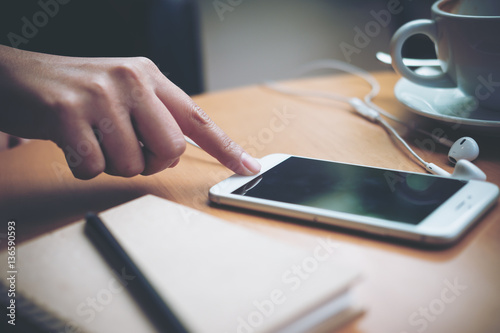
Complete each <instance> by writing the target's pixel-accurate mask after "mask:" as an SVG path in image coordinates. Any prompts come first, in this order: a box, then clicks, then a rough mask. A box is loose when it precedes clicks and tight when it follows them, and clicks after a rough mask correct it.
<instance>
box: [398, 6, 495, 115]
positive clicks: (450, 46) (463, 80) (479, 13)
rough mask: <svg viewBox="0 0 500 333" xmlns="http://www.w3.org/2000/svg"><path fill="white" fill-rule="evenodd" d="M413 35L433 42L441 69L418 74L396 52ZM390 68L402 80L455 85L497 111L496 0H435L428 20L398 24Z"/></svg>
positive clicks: (422, 83) (434, 84)
mask: <svg viewBox="0 0 500 333" xmlns="http://www.w3.org/2000/svg"><path fill="white" fill-rule="evenodd" d="M416 34H424V35H427V36H428V37H429V38H430V39H431V40H432V41H433V42H434V44H435V46H436V53H437V57H438V59H439V61H440V63H441V69H442V72H441V73H439V74H436V75H432V76H425V75H420V74H417V73H415V72H414V71H412V70H411V69H409V68H408V67H407V66H405V65H404V64H403V61H402V56H401V50H402V47H403V44H404V43H405V41H406V40H407V39H408V38H409V37H411V36H413V35H416ZM391 56H392V66H393V68H394V70H395V71H396V72H398V73H399V74H400V75H401V76H403V77H405V78H406V79H408V80H410V81H412V82H414V83H416V84H419V85H422V86H427V87H435V88H455V87H458V88H459V89H460V90H462V91H463V92H464V93H465V94H467V95H469V96H473V97H475V98H476V99H477V102H478V103H479V104H480V105H482V106H484V107H487V108H489V109H492V110H497V111H500V1H499V0H440V1H438V2H436V3H434V5H433V6H432V19H431V20H426V19H425V20H424V19H421V20H415V21H411V22H408V23H406V24H405V25H403V26H402V27H401V28H399V29H398V30H397V31H396V33H395V34H394V36H393V37H392V40H391Z"/></svg>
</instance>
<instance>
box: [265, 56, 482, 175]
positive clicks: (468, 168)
mask: <svg viewBox="0 0 500 333" xmlns="http://www.w3.org/2000/svg"><path fill="white" fill-rule="evenodd" d="M324 68H329V69H336V70H341V71H345V72H348V73H350V74H354V75H356V76H358V77H360V78H362V79H364V80H365V81H367V82H368V83H369V84H370V85H371V87H372V89H371V91H370V92H369V93H368V94H367V95H366V96H365V97H364V100H361V99H359V98H357V97H346V96H342V95H338V94H334V93H326V92H317V91H316V92H315V91H303V90H302V91H299V90H292V89H289V88H288V87H283V86H281V85H277V84H275V83H268V84H267V87H269V88H271V89H273V90H275V91H279V92H281V93H285V94H291V95H298V96H311V97H320V98H327V99H333V100H337V101H341V102H345V103H348V104H350V105H351V106H352V108H353V109H354V110H355V111H356V112H357V113H358V114H360V115H361V116H363V117H364V118H365V119H368V120H370V121H371V122H374V123H378V124H380V125H381V126H382V127H384V128H385V129H386V130H387V131H389V132H390V133H392V135H394V137H395V138H396V139H398V140H399V141H400V142H401V144H402V145H403V146H404V147H405V148H406V149H407V150H408V151H409V152H410V153H411V154H412V155H413V156H414V157H415V158H416V159H418V160H419V162H420V163H422V165H423V166H424V168H425V169H426V170H427V171H428V172H430V173H433V174H435V175H440V176H446V177H453V178H458V179H465V180H470V179H474V180H482V181H484V180H486V174H485V173H484V172H483V171H482V170H481V169H479V167H477V166H476V165H474V164H473V163H472V162H471V161H473V160H475V159H476V158H477V157H478V155H479V146H478V144H477V143H476V141H475V140H474V139H472V138H470V137H463V138H460V139H458V140H457V141H456V142H455V143H452V142H451V141H449V140H447V139H445V138H436V137H435V136H434V135H432V134H430V133H428V132H426V131H423V130H421V129H418V128H413V127H412V126H410V125H408V124H406V123H405V122H403V121H402V120H400V119H398V118H396V117H395V116H393V115H392V114H390V113H388V112H386V111H385V110H383V109H382V108H380V107H378V106H377V105H376V104H374V103H373V102H372V99H373V98H374V97H375V96H376V95H377V94H378V92H379V91H380V85H379V83H378V82H377V80H376V79H375V78H374V77H373V76H372V75H371V74H370V73H368V72H367V71H365V70H363V69H361V68H358V67H356V66H353V65H351V64H347V63H344V62H341V61H338V60H320V61H316V62H313V63H310V64H308V65H306V66H305V67H304V70H303V71H302V72H306V71H311V70H317V69H324ZM381 115H383V116H385V117H387V118H389V119H392V120H394V121H396V122H399V123H401V124H403V125H405V126H407V127H408V128H410V129H413V130H417V131H419V132H420V133H423V134H425V135H428V136H431V137H432V138H433V139H434V140H436V141H437V142H439V143H441V144H444V145H446V146H448V147H450V146H451V148H450V151H449V153H448V159H449V160H450V162H452V163H453V164H455V169H454V171H453V173H452V174H450V173H449V172H447V171H446V170H444V169H442V168H440V167H439V166H437V165H435V164H434V163H429V162H426V161H424V160H423V159H422V158H421V157H420V156H419V155H418V154H417V153H415V151H413V149H412V148H411V147H410V146H409V145H408V144H407V143H406V141H405V140H404V139H403V138H402V137H401V136H400V135H399V133H398V132H397V131H396V130H395V129H394V127H392V126H391V125H390V124H389V123H388V122H387V121H386V120H385V119H384V118H382V117H381Z"/></svg>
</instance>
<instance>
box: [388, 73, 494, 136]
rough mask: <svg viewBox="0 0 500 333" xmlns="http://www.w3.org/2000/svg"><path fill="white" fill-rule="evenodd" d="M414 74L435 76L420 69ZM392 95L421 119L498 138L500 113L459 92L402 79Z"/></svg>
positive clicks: (454, 89) (456, 89) (453, 89)
mask: <svg viewBox="0 0 500 333" xmlns="http://www.w3.org/2000/svg"><path fill="white" fill-rule="evenodd" d="M417 71H418V72H419V73H420V74H424V75H425V74H429V75H431V74H435V73H436V70H435V69H433V68H429V67H421V68H419V69H417ZM394 94H395V95H396V98H397V99H398V100H399V101H400V102H401V103H403V104H404V105H406V106H407V107H408V108H409V109H410V110H411V111H413V112H415V113H417V114H419V115H422V116H424V117H429V118H433V119H437V120H440V121H443V122H446V123H450V124H460V125H466V127H467V128H471V129H476V130H477V129H482V130H484V129H485V128H488V129H489V130H488V132H495V134H497V133H498V134H500V110H498V111H494V110H489V109H486V108H482V107H481V106H478V105H477V103H476V100H475V99H474V98H473V97H471V96H467V95H465V94H464V93H463V92H462V91H461V90H459V89H458V88H429V87H423V86H420V85H418V84H415V83H413V82H410V81H408V80H407V79H405V78H402V79H400V80H399V81H398V82H397V83H396V86H395V87H394Z"/></svg>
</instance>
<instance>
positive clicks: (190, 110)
mask: <svg viewBox="0 0 500 333" xmlns="http://www.w3.org/2000/svg"><path fill="white" fill-rule="evenodd" d="M186 113H187V115H188V117H189V119H190V121H189V123H190V124H192V126H190V128H188V129H187V131H188V133H186V134H187V135H188V136H189V135H190V134H191V133H193V131H199V130H205V129H208V130H210V129H213V128H214V127H215V123H214V122H213V120H212V119H210V117H209V116H208V114H207V113H206V112H205V111H203V110H202V109H201V108H200V107H199V106H198V105H197V104H196V103H194V102H193V101H191V102H190V103H189V105H188V107H187V111H186Z"/></svg>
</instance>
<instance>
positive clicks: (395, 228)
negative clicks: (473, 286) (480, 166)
mask: <svg viewBox="0 0 500 333" xmlns="http://www.w3.org/2000/svg"><path fill="white" fill-rule="evenodd" d="M291 156H294V155H287V154H272V155H267V156H265V157H263V158H262V159H260V162H261V165H262V170H261V172H260V173H259V174H258V175H255V176H239V175H233V176H231V177H229V178H227V179H225V180H223V181H221V182H220V183H218V184H216V185H214V186H213V187H212V188H211V189H210V191H209V198H210V200H211V201H212V202H215V203H218V204H225V205H231V206H237V207H241V208H246V209H251V210H257V211H262V212H267V213H272V214H276V215H283V216H288V217H292V218H298V219H302V220H309V221H313V222H320V223H326V224H331V225H335V226H340V227H345V228H349V229H356V230H360V231H363V232H370V233H375V234H379V235H384V236H391V237H396V238H404V239H409V240H413V241H418V242H424V243H433V244H449V243H453V242H454V241H456V240H457V239H459V238H460V236H461V235H463V233H464V232H465V231H466V230H467V229H468V228H469V227H470V226H472V225H473V223H474V222H475V221H477V220H478V219H479V217H480V216H481V215H483V214H484V213H485V212H486V211H487V210H488V209H489V208H490V207H491V206H492V205H494V204H495V202H496V198H498V195H499V190H498V187H497V186H496V185H494V184H491V183H486V182H480V181H468V183H467V184H466V185H465V186H464V187H463V188H462V189H460V190H459V191H458V192H457V193H455V194H454V195H453V196H452V197H451V198H450V199H448V200H447V201H446V202H445V203H444V204H442V205H441V206H440V207H439V208H438V209H437V210H435V211H434V212H433V213H431V214H430V215H429V216H428V217H427V218H425V219H424V220H423V221H422V222H420V223H419V224H417V225H411V224H406V223H402V222H394V221H389V220H383V219H379V218H373V217H367V216H360V215H354V214H348V213H342V212H335V211H330V210H326V209H320V208H313V207H306V206H301V205H296V204H289V203H282V202H275V201H270V200H265V199H259V198H253V197H247V196H242V195H236V194H231V192H233V191H234V190H236V189H238V188H240V187H241V186H243V185H244V184H246V183H247V182H249V181H251V180H252V179H255V178H256V177H258V176H259V175H261V174H262V173H264V172H266V171H267V170H269V169H271V168H272V167H274V166H275V165H277V164H279V163H281V162H283V161H284V160H286V159H287V158H289V157H291ZM297 157H301V158H308V159H313V160H314V158H309V157H303V156H297ZM316 160H318V159H316ZM330 162H331V161H330ZM336 163H342V162H336ZM343 164H348V165H357V164H352V163H343ZM364 167H368V166H364ZM369 168H373V167H369ZM378 169H382V170H388V171H396V172H400V171H401V170H393V169H386V168H378ZM404 172H408V171H404ZM408 173H415V172H408ZM427 176H429V177H438V176H435V175H430V174H427Z"/></svg>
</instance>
